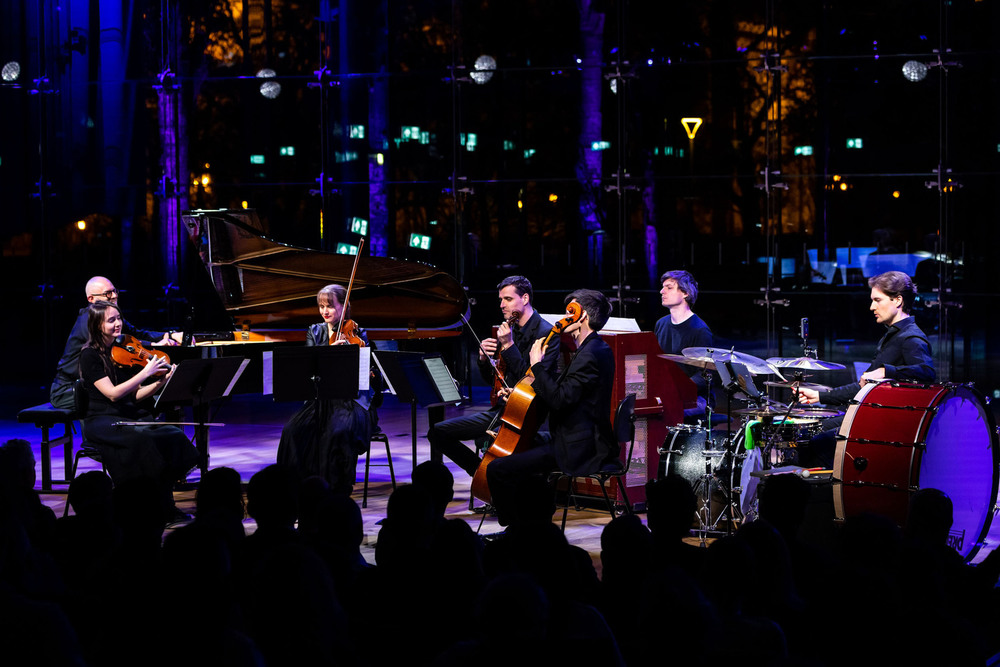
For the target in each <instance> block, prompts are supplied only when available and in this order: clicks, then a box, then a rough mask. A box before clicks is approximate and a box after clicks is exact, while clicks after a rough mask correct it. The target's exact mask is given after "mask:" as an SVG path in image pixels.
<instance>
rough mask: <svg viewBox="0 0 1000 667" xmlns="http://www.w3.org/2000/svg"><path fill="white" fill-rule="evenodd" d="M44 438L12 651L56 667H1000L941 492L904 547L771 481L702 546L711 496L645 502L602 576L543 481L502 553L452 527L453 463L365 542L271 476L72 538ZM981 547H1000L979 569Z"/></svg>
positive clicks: (102, 521) (111, 503)
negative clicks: (167, 516)
mask: <svg viewBox="0 0 1000 667" xmlns="http://www.w3.org/2000/svg"><path fill="white" fill-rule="evenodd" d="M22 443H23V441H21V442H8V443H5V444H4V445H3V446H0V481H2V483H3V485H2V488H0V641H2V642H3V645H4V647H5V652H6V653H7V654H8V655H18V654H23V655H27V654H29V653H30V654H31V655H33V656H34V657H33V661H35V662H39V661H40V662H41V663H43V664H67V665H88V664H89V665H125V664H129V665H131V664H148V665H160V664H162V665H168V664H179V663H181V662H183V663H185V664H189V663H192V664H206V665H208V664H212V665H219V664H225V665H235V666H239V667H242V666H244V665H246V666H248V667H250V666H253V667H256V666H258V665H260V666H263V665H303V664H338V665H357V664H362V663H364V664H366V665H369V664H373V665H396V664H433V665H443V666H451V665H459V664H470V662H474V663H475V664H482V665H505V666H508V665H511V664H517V662H521V663H525V662H531V663H535V662H541V661H546V662H556V661H559V660H560V659H562V660H565V659H566V657H567V656H569V655H573V656H576V655H579V656H583V657H584V658H585V659H587V660H588V661H594V662H597V663H599V664H602V665H654V664H663V663H664V662H670V663H678V664H724V663H728V662H730V661H735V662H740V663H745V664H775V665H809V666H812V665H821V666H822V665H839V664H844V663H848V662H849V663H851V664H873V665H874V664H900V663H904V662H912V663H914V664H949V665H952V664H958V665H962V664H983V663H985V662H987V661H989V660H991V659H993V658H991V656H996V655H997V653H998V651H1000V633H998V632H997V629H998V624H1000V604H998V598H997V596H998V594H997V591H996V588H995V586H996V584H997V579H998V576H1000V550H993V549H992V546H993V541H994V540H995V539H996V538H995V537H994V536H992V535H988V536H979V535H976V536H968V535H958V534H956V532H955V528H954V526H953V525H952V523H953V512H954V508H953V506H952V501H951V499H949V498H948V496H947V495H946V494H944V493H942V492H941V491H937V490H935V489H919V490H915V491H914V492H912V493H911V498H910V509H909V514H908V519H907V522H906V525H905V526H903V527H902V528H900V527H899V526H897V525H896V524H895V523H894V522H893V521H891V520H889V519H887V518H885V517H882V516H878V515H875V514H861V515H857V516H852V517H850V518H848V520H847V521H845V522H844V523H843V525H840V526H839V527H837V529H836V531H835V532H832V533H831V534H832V535H833V540H832V541H831V542H829V543H828V542H827V540H826V538H824V539H823V540H815V539H812V537H813V536H815V535H816V533H815V532H813V533H810V532H809V531H808V530H806V524H807V523H808V519H807V517H808V516H809V511H810V504H811V503H813V502H814V501H815V498H814V497H813V494H812V489H811V484H812V482H807V481H805V480H803V479H801V478H799V477H797V476H794V475H778V476H772V477H771V478H769V479H767V480H765V481H763V482H762V483H761V485H760V487H759V495H758V498H759V512H760V519H758V520H756V521H752V522H744V523H743V524H742V525H740V526H739V527H738V529H736V530H734V531H732V533H731V534H728V535H713V536H711V537H712V539H710V540H708V542H710V544H709V545H708V548H704V547H702V546H699V542H698V540H697V539H696V538H695V537H693V536H692V532H691V529H692V527H693V525H694V521H695V510H696V499H695V497H694V494H693V492H692V491H691V487H690V484H689V483H688V482H687V481H686V480H685V479H683V478H681V477H677V476H668V477H665V478H663V479H659V480H655V481H653V482H650V483H649V484H648V485H647V488H646V492H647V493H646V498H647V513H646V517H645V521H644V520H643V517H642V516H641V515H624V516H620V517H618V518H615V519H613V520H612V521H610V522H609V523H607V524H606V526H605V528H604V530H603V533H602V535H601V553H600V562H599V565H600V576H598V568H596V567H595V563H594V561H593V560H592V558H591V556H590V554H588V553H587V552H586V551H584V550H583V549H581V548H579V547H577V546H574V545H572V544H570V543H569V541H567V538H566V535H564V534H563V532H562V531H561V530H560V529H559V527H558V525H557V524H556V523H553V521H552V513H551V489H550V487H549V486H548V485H547V483H546V481H545V480H544V479H542V478H538V479H535V480H533V481H529V482H526V483H525V485H524V486H523V487H522V488H521V489H520V492H521V493H520V496H519V498H518V501H517V502H519V503H521V507H519V508H518V512H517V515H518V517H519V519H520V520H519V521H518V522H516V523H514V524H512V525H511V526H509V528H508V530H507V532H506V533H505V534H504V535H503V537H501V538H499V539H495V540H491V541H489V542H484V541H483V540H482V539H481V538H480V537H479V536H478V535H476V534H475V533H474V532H473V529H472V528H471V527H470V522H472V523H473V524H474V523H475V522H474V520H473V519H472V518H471V516H470V517H464V518H448V513H447V508H448V504H449V503H450V502H451V501H452V500H453V497H454V489H453V478H452V477H451V474H450V473H449V472H448V470H447V468H445V467H444V466H443V465H442V464H440V463H431V462H428V463H424V464H421V465H420V466H418V467H417V469H416V470H415V471H414V474H413V483H412V484H409V485H401V486H399V487H398V488H397V489H396V490H395V491H394V492H393V493H392V495H391V496H390V498H389V501H388V504H387V506H386V518H385V520H384V522H383V523H382V527H381V529H380V530H379V531H378V532H377V534H373V535H368V536H367V537H366V535H365V531H364V524H363V522H362V515H361V510H360V508H359V507H358V504H357V503H356V502H355V501H354V500H353V499H352V498H350V497H349V496H347V495H344V494H342V493H341V494H338V493H335V492H333V491H331V489H330V488H329V486H328V484H327V483H326V482H324V481H323V480H322V479H319V478H314V479H306V480H299V479H298V478H297V476H296V473H295V472H294V471H292V470H290V469H288V468H285V467H282V466H280V465H270V466H267V467H265V468H263V469H262V470H260V471H258V472H257V473H256V474H254V475H253V476H252V477H251V479H250V481H249V483H248V484H247V487H246V497H247V500H246V506H245V508H244V502H243V488H242V483H241V480H240V475H239V473H237V472H236V471H235V470H232V469H230V468H216V469H213V470H210V471H208V473H207V474H206V475H205V476H204V478H203V479H202V480H201V484H200V486H199V490H198V493H197V499H196V504H197V512H196V518H195V520H194V522H192V523H190V524H188V525H185V526H182V527H179V528H176V529H174V530H173V531H172V532H169V533H168V534H167V535H166V537H164V521H163V518H162V512H160V500H161V499H160V497H159V496H158V494H157V491H156V485H155V483H154V482H153V481H152V480H143V479H134V480H130V481H127V482H122V483H121V484H119V485H117V486H116V487H112V483H111V480H110V478H109V477H108V476H107V475H106V474H105V473H103V472H97V471H94V472H87V473H84V474H82V475H80V476H79V477H77V478H76V479H75V480H73V482H72V484H71V485H70V488H69V495H68V501H69V505H70V506H71V507H72V509H73V514H72V515H70V516H66V517H64V518H60V519H58V520H56V519H55V517H54V515H53V514H52V512H51V510H48V508H46V507H45V506H44V505H43V504H42V503H41V502H40V500H39V498H38V495H37V493H35V491H34V490H33V485H34V481H35V479H34V472H33V468H34V461H33V459H32V458H31V457H30V447H27V448H26V447H25V445H26V443H24V444H22ZM246 515H249V517H250V519H252V520H253V522H255V524H256V527H255V529H254V530H252V534H250V535H249V536H247V535H246V532H247V531H245V530H244V526H245V525H250V526H253V523H245V519H246ZM647 526H648V527H647ZM991 532H995V531H991ZM984 538H985V539H984ZM959 539H972V540H977V541H978V542H982V543H983V544H982V545H981V546H980V549H981V553H980V555H979V556H978V557H977V558H976V559H975V560H976V561H977V564H975V565H972V564H969V563H966V562H965V560H964V559H963V558H962V557H961V556H959V554H958V553H957V552H956V551H955V549H954V548H952V546H951V545H952V543H954V542H955V541H956V540H959ZM365 540H368V541H369V542H370V541H372V540H377V542H376V545H375V550H374V551H375V563H374V564H370V563H368V562H366V561H365V558H364V557H363V555H362V550H361V547H362V544H363V543H364V542H365ZM830 544H833V545H834V547H835V548H830ZM178 630H180V631H178Z"/></svg>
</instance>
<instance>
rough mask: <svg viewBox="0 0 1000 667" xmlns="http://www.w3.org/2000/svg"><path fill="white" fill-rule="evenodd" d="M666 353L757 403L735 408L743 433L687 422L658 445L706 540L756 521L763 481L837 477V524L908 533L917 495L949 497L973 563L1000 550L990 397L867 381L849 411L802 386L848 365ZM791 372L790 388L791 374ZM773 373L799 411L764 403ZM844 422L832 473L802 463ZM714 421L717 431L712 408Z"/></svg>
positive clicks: (998, 447) (699, 351) (957, 539)
mask: <svg viewBox="0 0 1000 667" xmlns="http://www.w3.org/2000/svg"><path fill="white" fill-rule="evenodd" d="M660 356H663V357H665V358H667V359H670V360H671V361H674V362H677V363H679V364H685V365H688V366H694V367H697V368H701V369H702V372H703V374H704V376H705V378H706V382H707V383H709V386H711V385H710V382H711V371H712V370H715V371H718V373H719V376H720V377H721V378H722V380H723V385H724V386H725V389H726V391H727V393H728V394H729V397H730V398H732V397H733V396H737V397H741V398H745V399H747V400H748V402H749V406H748V407H746V408H741V409H734V410H731V415H730V417H733V416H738V417H741V418H742V421H741V423H740V425H739V426H738V427H737V428H736V429H733V427H732V426H731V424H732V419H730V426H729V427H727V430H726V431H713V430H711V429H710V428H708V427H705V426H702V424H701V423H700V422H699V423H698V424H697V425H688V424H681V425H678V426H674V427H671V428H669V429H668V434H667V438H666V440H665V442H664V443H663V446H662V447H661V448H659V453H660V469H659V475H660V476H661V477H662V476H665V475H667V474H670V473H675V474H678V475H680V476H682V477H684V478H686V479H687V480H688V481H689V482H690V483H691V485H692V486H693V487H694V490H695V495H696V496H697V498H698V502H699V504H698V509H697V516H696V517H695V519H694V521H693V525H694V527H695V528H696V529H697V531H698V534H699V535H700V537H701V539H702V542H703V543H704V542H705V539H706V536H707V535H710V534H713V533H715V534H718V533H720V532H729V531H731V530H733V528H734V527H735V526H737V525H739V524H741V523H742V522H744V521H753V520H754V519H756V518H757V484H758V482H759V481H760V480H761V479H762V478H764V477H766V476H768V475H771V474H777V473H784V472H798V473H799V474H801V475H802V476H804V477H805V476H807V475H810V476H815V477H818V478H819V479H824V478H827V479H830V481H831V482H832V487H833V510H834V519H835V520H837V521H844V520H846V519H848V518H850V517H851V516H854V515H857V514H860V513H863V512H873V513H877V514H881V515H884V516H887V517H889V518H891V519H893V520H895V521H896V523H898V524H899V525H900V526H902V525H904V524H905V522H906V520H907V515H908V511H909V500H910V496H911V495H912V494H913V493H915V492H916V491H918V490H920V489H925V488H932V489H938V490H940V491H943V492H944V493H945V494H947V496H948V497H949V498H950V499H951V501H952V503H953V506H954V521H953V524H952V528H951V530H950V531H949V534H948V543H949V545H950V546H951V547H952V548H954V549H955V551H956V552H958V554H959V555H960V556H962V558H964V559H965V560H966V561H967V562H969V563H973V564H976V563H980V562H982V561H983V560H985V558H986V557H987V556H988V555H989V554H990V553H992V552H993V551H994V550H995V549H996V548H997V547H1000V434H998V430H997V426H996V422H995V419H994V417H993V412H992V411H991V410H990V409H989V408H988V407H987V401H986V399H985V398H984V397H983V395H982V394H981V393H980V392H979V391H977V390H976V389H975V388H974V387H973V386H972V385H971V384H959V383H929V384H928V383H915V382H906V381H899V380H883V381H878V382H867V383H865V384H864V385H863V386H862V387H861V390H860V391H859V392H858V393H857V395H856V396H855V397H854V400H852V401H851V402H850V404H849V406H848V407H847V410H846V412H841V411H838V410H833V409H829V408H818V407H815V406H807V405H801V404H799V403H798V390H799V389H802V388H808V389H814V390H817V391H824V390H826V389H829V387H827V386H826V385H820V384H811V383H805V382H803V378H804V377H805V376H804V375H803V371H806V370H808V371H831V370H837V369H842V368H844V367H843V366H842V365H840V364H835V363H830V362H826V361H821V360H819V359H816V358H814V357H810V356H805V357H798V358H770V359H766V360H762V359H758V358H756V357H752V356H750V355H747V354H742V353H739V352H734V351H732V350H728V351H727V350H715V349H710V348H688V349H685V350H683V354H680V355H674V354H669V355H660ZM789 372H791V374H792V376H793V378H794V379H793V380H792V381H790V382H789V381H787V380H786V379H785V378H784V376H783V375H782V373H789ZM765 374H773V375H777V376H778V377H780V378H781V380H780V381H767V382H765V383H764V384H765V386H768V387H776V388H787V389H791V390H792V397H791V402H789V403H788V404H787V405H785V404H781V403H778V402H776V401H773V400H771V399H769V398H766V397H763V396H760V394H759V392H757V389H756V386H755V385H754V380H753V376H755V375H758V376H759V375H765ZM841 416H843V420H842V421H839V422H837V425H838V426H839V433H838V436H837V446H836V451H835V453H834V459H833V461H834V463H833V470H826V471H814V469H808V468H802V467H800V466H797V465H796V463H797V452H796V449H797V447H798V446H799V445H802V444H803V443H806V442H808V441H809V440H810V439H811V438H812V437H813V436H814V435H816V434H817V433H819V432H820V431H821V430H823V429H824V428H825V427H824V421H825V420H827V419H831V418H834V417H841ZM708 417H709V422H708V423H709V424H711V412H710V411H709V413H708ZM831 426H832V425H831ZM717 434H719V435H722V434H724V437H722V438H720V437H718V436H717ZM722 524H725V525H724V526H723V525H722ZM720 527H722V528H724V530H720Z"/></svg>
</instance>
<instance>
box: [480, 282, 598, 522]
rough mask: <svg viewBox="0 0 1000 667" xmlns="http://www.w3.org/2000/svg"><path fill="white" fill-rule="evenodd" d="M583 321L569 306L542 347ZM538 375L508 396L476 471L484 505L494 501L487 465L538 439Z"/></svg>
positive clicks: (572, 304) (576, 308)
mask: <svg viewBox="0 0 1000 667" xmlns="http://www.w3.org/2000/svg"><path fill="white" fill-rule="evenodd" d="M581 319H583V306H581V305H580V304H579V303H577V302H576V301H571V302H570V303H568V304H567V305H566V317H564V318H562V319H561V320H559V321H558V322H556V323H555V324H553V325H552V331H550V332H549V335H548V336H546V337H545V342H543V343H542V347H543V348H544V347H546V346H547V345H548V344H549V341H550V340H552V337H553V336H558V335H560V334H562V332H563V331H565V330H566V327H568V326H570V325H571V324H575V323H577V322H579V321H580V320H581ZM534 380H535V376H534V374H533V373H532V372H531V369H530V368H529V369H528V374H527V375H525V376H524V378H522V379H521V381H520V382H518V383H517V384H516V385H514V388H513V389H512V390H511V393H510V396H508V397H507V405H506V407H504V410H503V416H502V417H501V418H500V427H499V428H498V429H497V431H496V437H494V438H493V443H492V444H490V446H489V447H487V448H486V452H485V453H484V454H483V460H482V461H480V462H479V467H478V468H476V474H475V475H474V476H473V478H472V487H471V491H472V495H473V496H474V497H476V498H479V499H480V500H482V501H483V502H486V503H489V502H491V501H492V498H493V497H492V495H490V487H489V484H488V483H487V482H486V466H488V465H489V464H490V463H491V462H492V461H493V460H494V459H496V458H499V457H502V456H510V455H511V454H514V453H516V452H517V451H519V450H524V449H527V448H528V447H531V445H532V444H533V443H534V440H535V433H537V432H538V427H539V425H540V424H541V421H542V419H541V418H540V417H541V415H540V414H539V409H538V402H537V401H536V400H535V398H536V396H535V390H534V388H533V387H532V386H531V384H532V383H533V382H534Z"/></svg>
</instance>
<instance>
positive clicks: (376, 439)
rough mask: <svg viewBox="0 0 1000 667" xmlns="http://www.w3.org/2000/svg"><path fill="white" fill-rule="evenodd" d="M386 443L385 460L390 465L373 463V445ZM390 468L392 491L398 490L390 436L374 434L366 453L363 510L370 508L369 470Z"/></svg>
mask: <svg viewBox="0 0 1000 667" xmlns="http://www.w3.org/2000/svg"><path fill="white" fill-rule="evenodd" d="M373 442H382V443H385V458H386V461H388V463H372V462H371V458H372V443H373ZM380 467H381V468H389V478H390V479H391V480H392V490H393V491H395V490H396V473H395V471H393V469H392V452H390V451H389V436H388V435H386V434H385V433H384V432H383V431H378V432H376V433H372V437H371V441H370V442H369V443H368V451H366V452H365V487H364V491H363V493H362V495H361V508H362V509H364V508H366V507H368V470H369V468H380Z"/></svg>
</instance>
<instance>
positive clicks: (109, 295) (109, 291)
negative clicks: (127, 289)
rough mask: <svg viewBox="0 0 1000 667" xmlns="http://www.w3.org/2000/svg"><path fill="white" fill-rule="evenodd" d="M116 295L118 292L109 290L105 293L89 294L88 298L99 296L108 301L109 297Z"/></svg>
mask: <svg viewBox="0 0 1000 667" xmlns="http://www.w3.org/2000/svg"><path fill="white" fill-rule="evenodd" d="M117 294H118V290H116V289H109V290H108V291H107V292H98V293H97V294H91V295H90V296H92V297H95V298H96V297H99V296H103V297H104V298H105V299H110V298H111V297H113V296H115V295H117Z"/></svg>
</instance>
